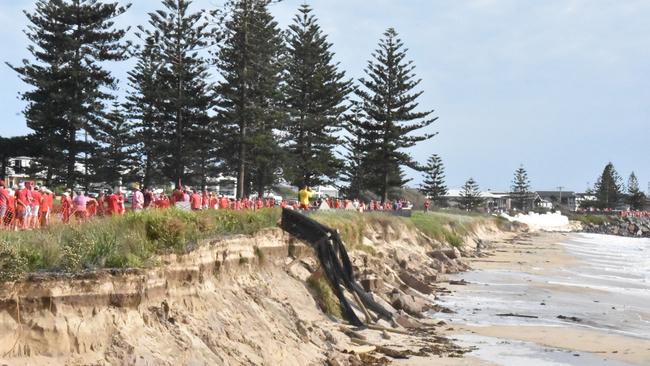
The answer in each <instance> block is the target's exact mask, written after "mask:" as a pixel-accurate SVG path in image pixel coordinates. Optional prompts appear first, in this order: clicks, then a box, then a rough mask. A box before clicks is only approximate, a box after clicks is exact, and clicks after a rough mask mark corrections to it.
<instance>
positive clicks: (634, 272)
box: [433, 234, 650, 365]
mask: <svg viewBox="0 0 650 366" xmlns="http://www.w3.org/2000/svg"><path fill="white" fill-rule="evenodd" d="M562 245H564V246H565V248H566V250H567V252H568V253H570V254H571V255H573V256H574V257H575V258H576V259H577V260H576V261H575V262H574V263H572V264H571V265H567V266H566V267H564V268H559V269H557V268H555V269H553V270H548V271H547V270H544V269H541V268H525V267H523V266H522V270H516V269H515V270H513V269H508V270H495V269H487V270H476V271H470V272H466V273H462V274H459V275H456V276H452V278H456V279H461V278H462V279H465V281H467V282H470V285H468V286H464V288H462V289H459V290H458V291H456V292H455V293H453V294H451V295H445V296H441V297H440V303H441V304H442V305H444V306H446V307H448V308H450V309H452V310H454V311H455V313H454V314H442V313H440V314H433V316H434V317H436V318H442V319H447V320H449V321H451V322H459V323H463V324H467V325H475V326H489V325H517V326H536V325H542V326H570V327H584V328H590V329H595V330H599V331H603V332H607V333H615V334H620V335H624V336H629V337H635V338H641V339H648V340H649V342H650V239H638V238H624V237H617V236H610V235H599V234H572V235H570V236H569V237H568V239H567V240H566V241H565V242H563V243H562ZM549 260H551V261H552V258H549ZM498 314H517V315H524V316H530V318H525V317H512V316H499V315H498ZM484 338H485V337H484ZM487 338H489V337H487ZM471 339H473V338H472V337H471V336H470V337H469V340H467V339H465V340H464V341H463V340H461V341H462V342H464V343H466V344H471V343H472V342H471ZM474 339H475V340H476V337H474ZM481 341H482V342H483V347H482V349H483V351H481V350H479V351H477V352H487V353H488V356H489V355H490V354H491V355H492V356H494V354H495V353H498V351H495V350H494V349H493V348H494V347H491V346H490V344H492V343H491V341H489V340H486V339H482V340H481ZM513 344H519V345H520V347H519V350H520V351H522V352H523V351H525V350H526V349H528V350H530V349H531V347H533V346H532V345H531V344H530V343H526V342H519V343H516V342H515V343H513ZM479 346H480V345H479ZM509 347H510V348H512V347H513V346H512V344H510V345H509ZM490 349H492V351H489V350H490ZM490 352H492V353H490ZM511 353H512V352H510V353H509V354H511ZM558 354H561V353H558ZM478 356H480V354H479V355H478ZM502 356H503V357H505V356H504V355H502ZM488 358H489V359H490V361H494V359H493V357H488ZM569 358H570V357H569ZM584 362H585V358H582V359H580V360H574V361H573V362H569V363H567V362H566V360H564V361H562V362H559V361H558V362H551V363H548V365H562V364H569V365H582V364H584ZM499 363H500V364H504V365H508V364H516V363H509V362H507V361H504V360H501V362H499ZM605 364H607V365H615V364H620V363H614V362H613V361H611V362H610V363H605Z"/></svg>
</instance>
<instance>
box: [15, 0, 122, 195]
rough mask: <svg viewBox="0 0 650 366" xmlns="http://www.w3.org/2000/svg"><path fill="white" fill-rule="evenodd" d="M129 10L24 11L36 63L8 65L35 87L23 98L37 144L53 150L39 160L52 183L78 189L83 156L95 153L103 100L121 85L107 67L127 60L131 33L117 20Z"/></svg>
mask: <svg viewBox="0 0 650 366" xmlns="http://www.w3.org/2000/svg"><path fill="white" fill-rule="evenodd" d="M128 7H129V6H125V7H123V6H119V5H118V3H116V2H108V3H106V2H102V1H97V0H72V1H64V0H57V1H48V0H39V1H37V2H36V9H35V10H34V11H33V13H28V12H25V14H26V16H27V18H28V19H29V21H30V23H31V24H30V25H29V26H28V30H27V31H26V33H27V36H28V38H29V40H30V41H31V42H32V45H30V46H29V47H28V50H29V51H30V53H31V54H32V56H33V60H32V61H30V60H24V61H23V65H22V66H20V67H17V66H12V65H9V66H10V67H12V68H13V69H14V70H15V71H16V72H18V74H19V75H20V76H21V78H22V80H23V81H24V82H25V83H27V84H29V85H31V86H32V87H33V89H32V90H30V91H28V92H25V93H23V94H22V98H23V99H24V100H26V101H28V106H27V109H26V110H25V112H24V113H25V117H26V119H27V125H28V127H30V128H31V129H33V130H34V132H35V133H34V138H35V141H36V143H38V144H42V145H44V146H48V147H49V150H48V153H47V154H44V155H43V156H41V157H39V161H38V164H39V165H40V166H41V167H42V168H43V169H44V170H45V171H46V175H47V180H48V183H59V182H65V183H66V184H67V185H68V187H72V186H74V185H75V184H76V183H77V182H78V179H79V178H80V173H79V172H78V171H77V163H78V161H79V157H80V155H81V154H88V153H89V152H92V151H93V149H94V144H93V143H92V138H93V137H94V134H95V132H96V128H97V126H98V125H99V124H100V123H101V121H102V120H103V119H104V118H105V105H104V102H106V101H108V100H111V99H113V97H112V96H111V95H110V94H109V91H110V90H111V89H114V88H115V87H116V84H117V81H116V79H115V78H114V77H112V76H111V74H110V72H109V71H107V70H106V69H105V68H104V67H103V63H104V62H105V61H120V60H124V59H125V58H126V56H127V55H126V48H127V46H128V44H127V43H124V42H123V41H122V39H123V37H124V35H125V33H126V31H125V30H123V29H116V27H115V24H114V19H115V18H116V17H118V16H119V15H121V14H123V13H124V12H125V11H126V10H127V9H128ZM81 135H85V136H88V135H90V140H89V142H90V143H86V142H85V141H81V140H80V138H79V136H81Z"/></svg>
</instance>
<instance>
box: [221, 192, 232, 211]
mask: <svg viewBox="0 0 650 366" xmlns="http://www.w3.org/2000/svg"><path fill="white" fill-rule="evenodd" d="M227 208H230V202H229V200H228V199H227V198H226V197H225V196H224V195H221V198H220V199H219V209H221V210H225V209H227Z"/></svg>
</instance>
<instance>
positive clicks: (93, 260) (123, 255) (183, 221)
mask: <svg viewBox="0 0 650 366" xmlns="http://www.w3.org/2000/svg"><path fill="white" fill-rule="evenodd" d="M279 218H280V210H278V209H266V210H260V211H255V212H253V211H219V210H207V211H198V212H190V211H181V210H174V209H170V210H161V211H157V210H156V211H154V210H152V211H144V212H140V213H128V214H126V215H124V216H116V217H107V218H101V219H95V220H91V221H89V222H87V223H84V224H81V225H74V224H73V225H53V226H51V227H48V228H46V229H42V230H35V231H21V232H10V231H0V280H5V281H6V280H15V279H18V278H20V277H21V276H23V275H24V274H25V273H28V272H38V271H55V272H79V271H82V270H87V269H98V268H143V267H150V266H153V265H155V264H157V260H156V256H157V255H158V254H163V253H184V252H187V251H189V250H191V249H192V248H193V247H195V246H196V244H197V242H198V241H199V240H201V239H205V238H210V237H215V236H223V235H233V234H253V233H255V232H257V231H259V230H261V229H263V228H267V227H273V226H275V224H276V222H277V221H278V220H279Z"/></svg>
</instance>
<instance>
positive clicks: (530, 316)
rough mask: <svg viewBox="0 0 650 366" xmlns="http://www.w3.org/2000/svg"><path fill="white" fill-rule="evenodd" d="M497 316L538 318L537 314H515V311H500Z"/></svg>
mask: <svg viewBox="0 0 650 366" xmlns="http://www.w3.org/2000/svg"><path fill="white" fill-rule="evenodd" d="M497 316H511V317H515V318H530V319H538V318H539V317H538V316H537V315H524V314H515V313H502V314H497Z"/></svg>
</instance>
